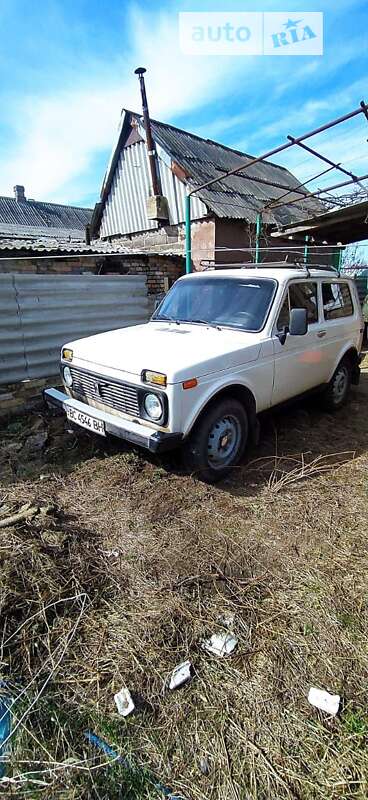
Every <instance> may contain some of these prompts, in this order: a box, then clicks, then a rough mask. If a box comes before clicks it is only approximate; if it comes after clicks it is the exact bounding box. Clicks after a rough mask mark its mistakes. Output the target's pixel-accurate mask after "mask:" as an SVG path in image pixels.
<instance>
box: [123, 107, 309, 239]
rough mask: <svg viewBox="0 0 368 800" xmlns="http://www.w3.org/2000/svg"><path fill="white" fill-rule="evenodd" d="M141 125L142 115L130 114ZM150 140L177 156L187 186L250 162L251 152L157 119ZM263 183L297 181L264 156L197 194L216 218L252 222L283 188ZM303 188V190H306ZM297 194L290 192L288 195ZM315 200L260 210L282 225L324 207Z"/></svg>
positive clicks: (289, 184) (296, 183)
mask: <svg viewBox="0 0 368 800" xmlns="http://www.w3.org/2000/svg"><path fill="white" fill-rule="evenodd" d="M133 116H134V117H135V118H136V119H137V121H138V122H139V123H140V125H142V117H141V116H140V115H139V114H133ZM151 123H152V131H153V136H154V139H155V141H156V142H157V143H158V144H160V145H161V147H162V148H163V149H164V150H165V151H166V152H167V153H168V154H169V155H170V157H171V158H172V159H173V160H174V161H176V162H177V163H178V164H179V165H180V166H181V167H182V168H183V169H184V170H185V171H186V172H187V173H188V175H189V176H191V177H190V179H189V182H190V185H191V188H192V187H194V186H195V185H200V184H202V183H205V182H206V181H209V180H211V179H213V178H216V177H217V176H219V177H220V176H221V174H223V173H224V172H227V171H228V170H231V169H235V168H236V167H237V166H240V165H241V164H246V163H247V162H250V161H251V160H252V158H253V156H250V155H248V154H247V153H242V152H240V151H239V150H232V149H231V148H229V147H226V146H225V145H222V144H219V143H218V142H214V141H212V140H211V139H202V138H201V137H200V136H195V135H194V134H192V133H188V132H187V131H183V130H181V129H180V128H175V127H173V126H172V125H167V124H166V123H163V122H158V121H157V120H152V121H151ZM268 182H272V183H276V184H281V185H282V186H284V187H285V186H287V187H288V188H290V189H291V190H292V189H293V188H298V186H299V181H298V180H297V179H296V178H295V177H294V175H292V173H291V172H289V171H288V170H287V169H285V168H284V167H280V166H279V165H277V164H273V163H272V162H270V161H263V162H260V163H258V164H254V165H253V166H252V167H249V172H248V171H247V170H246V171H245V172H244V174H243V175H231V176H230V177H228V178H224V179H223V180H221V181H219V182H218V183H214V184H212V186H210V187H209V188H208V189H202V190H201V191H199V192H198V196H199V197H200V198H201V199H202V200H203V201H204V202H205V203H206V205H207V206H208V207H209V208H210V209H211V210H212V211H214V213H215V214H216V215H217V216H218V217H227V218H235V219H246V220H247V221H248V222H254V221H255V219H256V215H257V212H258V211H262V210H263V208H264V206H265V204H266V203H267V201H270V200H276V199H277V198H278V197H280V196H281V195H284V194H285V189H284V188H280V189H279V188H277V187H275V186H270V185H269V183H268ZM306 191H307V190H306ZM297 197H300V194H296V193H295V192H292V193H290V196H289V197H288V198H287V199H288V200H293V199H295V198H297ZM323 210H324V208H323V205H322V203H320V202H319V201H318V200H315V199H314V198H310V199H307V200H303V202H301V203H299V204H298V205H296V206H295V205H293V206H290V207H288V206H283V207H282V208H279V209H273V210H270V211H268V212H266V214H265V221H267V218H268V221H269V222H276V223H278V224H285V223H287V222H288V221H291V220H298V219H302V218H303V217H304V216H305V214H306V213H318V212H321V211H323Z"/></svg>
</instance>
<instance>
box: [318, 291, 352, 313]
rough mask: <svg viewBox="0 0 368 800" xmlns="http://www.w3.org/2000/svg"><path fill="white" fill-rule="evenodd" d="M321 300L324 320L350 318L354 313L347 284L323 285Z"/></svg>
mask: <svg viewBox="0 0 368 800" xmlns="http://www.w3.org/2000/svg"><path fill="white" fill-rule="evenodd" d="M322 299H323V313H324V317H325V319H326V320H329V319H340V318H341V317H351V315H352V314H353V313H354V307H353V301H352V298H351V292H350V287H349V286H348V284H347V283H323V284H322Z"/></svg>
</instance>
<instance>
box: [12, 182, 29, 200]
mask: <svg viewBox="0 0 368 800" xmlns="http://www.w3.org/2000/svg"><path fill="white" fill-rule="evenodd" d="M14 197H15V199H16V201H17V203H25V202H26V199H27V198H26V196H25V194H24V186H19V185H18V184H17V185H16V186H14Z"/></svg>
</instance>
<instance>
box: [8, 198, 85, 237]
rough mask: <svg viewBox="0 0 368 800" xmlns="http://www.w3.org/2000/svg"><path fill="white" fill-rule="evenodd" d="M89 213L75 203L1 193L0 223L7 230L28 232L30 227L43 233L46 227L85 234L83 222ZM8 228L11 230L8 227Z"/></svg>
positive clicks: (81, 235) (10, 231)
mask: <svg viewBox="0 0 368 800" xmlns="http://www.w3.org/2000/svg"><path fill="white" fill-rule="evenodd" d="M91 217H92V209H91V208H78V207H76V206H66V205H60V204H59V203H44V202H40V201H38V200H23V201H20V202H19V201H17V200H16V199H15V198H14V197H1V196H0V225H1V226H4V227H5V228H6V229H7V230H8V232H9V233H12V232H13V233H15V232H16V231H18V232H20V233H21V232H22V230H23V229H24V228H26V229H27V233H30V231H29V229H31V230H33V231H34V232H35V234H37V232H38V235H40V234H41V235H42V234H43V232H44V231H45V229H49V228H52V229H53V230H55V231H60V232H63V233H65V232H66V231H67V232H68V233H69V232H73V233H74V234H76V233H78V231H79V235H80V238H83V236H84V230H85V227H86V225H87V224H88V223H89V222H90V220H91ZM9 229H10V230H9Z"/></svg>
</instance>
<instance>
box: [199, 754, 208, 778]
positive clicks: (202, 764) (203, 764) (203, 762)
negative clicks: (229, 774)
mask: <svg viewBox="0 0 368 800" xmlns="http://www.w3.org/2000/svg"><path fill="white" fill-rule="evenodd" d="M199 769H200V771H201V772H202V775H209V772H210V765H209V763H208V761H207V758H205V757H204V756H202V757H201V758H200V759H199Z"/></svg>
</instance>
